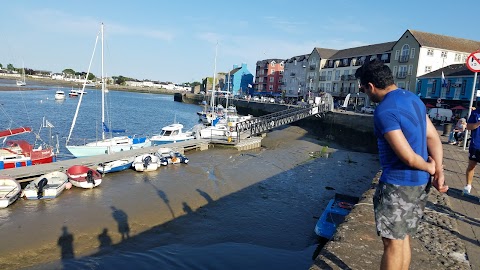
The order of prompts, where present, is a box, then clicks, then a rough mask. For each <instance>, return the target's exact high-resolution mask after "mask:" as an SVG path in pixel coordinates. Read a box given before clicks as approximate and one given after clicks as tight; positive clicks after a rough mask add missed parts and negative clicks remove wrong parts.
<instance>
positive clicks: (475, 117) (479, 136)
mask: <svg viewBox="0 0 480 270" xmlns="http://www.w3.org/2000/svg"><path fill="white" fill-rule="evenodd" d="M479 121H480V111H478V110H473V111H472V113H471V114H470V117H468V121H467V123H469V124H475V123H477V122H479ZM470 138H471V140H470V150H475V149H480V132H478V128H476V129H474V130H472V134H471V135H470Z"/></svg>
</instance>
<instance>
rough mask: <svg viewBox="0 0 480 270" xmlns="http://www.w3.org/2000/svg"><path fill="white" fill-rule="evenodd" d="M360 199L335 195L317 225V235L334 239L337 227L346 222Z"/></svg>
mask: <svg viewBox="0 0 480 270" xmlns="http://www.w3.org/2000/svg"><path fill="white" fill-rule="evenodd" d="M358 201H359V199H358V198H357V197H353V196H350V195H345V194H340V193H335V197H334V198H333V199H330V201H329V202H328V205H327V207H326V208H325V210H324V211H323V213H322V215H321V216H320V218H319V219H318V222H317V224H316V225H315V230H314V231H315V233H316V234H317V235H318V236H320V237H323V238H325V239H328V240H330V239H332V237H333V235H334V234H335V231H336V230H337V227H338V226H339V225H340V224H341V223H342V222H343V221H344V220H345V216H347V215H348V213H350V211H352V209H353V207H354V206H355V204H357V203H358Z"/></svg>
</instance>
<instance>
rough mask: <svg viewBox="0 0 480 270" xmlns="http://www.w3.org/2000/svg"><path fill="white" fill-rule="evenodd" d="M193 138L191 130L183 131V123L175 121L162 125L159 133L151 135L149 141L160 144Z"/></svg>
mask: <svg viewBox="0 0 480 270" xmlns="http://www.w3.org/2000/svg"><path fill="white" fill-rule="evenodd" d="M194 138H195V137H194V135H193V132H191V131H187V132H183V125H182V124H178V123H175V124H171V125H168V126H165V127H163V128H162V132H161V133H160V134H159V135H153V136H152V137H151V138H150V141H152V144H153V145H160V144H167V143H176V142H183V141H188V140H191V139H194Z"/></svg>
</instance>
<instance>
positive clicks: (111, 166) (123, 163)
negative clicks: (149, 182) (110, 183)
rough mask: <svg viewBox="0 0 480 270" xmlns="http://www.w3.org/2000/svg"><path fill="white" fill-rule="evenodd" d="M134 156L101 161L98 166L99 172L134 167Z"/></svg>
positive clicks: (117, 170)
mask: <svg viewBox="0 0 480 270" xmlns="http://www.w3.org/2000/svg"><path fill="white" fill-rule="evenodd" d="M134 159H135V158H134V157H129V158H123V159H118V160H114V161H110V162H105V163H100V164H98V166H97V171H98V172H99V173H103V174H105V173H111V172H120V171H123V170H127V169H129V168H131V167H132V164H133V160H134Z"/></svg>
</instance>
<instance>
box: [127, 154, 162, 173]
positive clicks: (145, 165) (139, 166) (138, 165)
mask: <svg viewBox="0 0 480 270" xmlns="http://www.w3.org/2000/svg"><path fill="white" fill-rule="evenodd" d="M147 157H150V162H145V158H147ZM160 165H161V164H160V158H159V157H157V156H156V155H152V154H145V155H141V156H138V157H136V158H135V160H134V161H133V165H132V167H133V168H134V169H135V171H137V172H151V171H156V170H158V168H159V167H160ZM165 165H166V164H165Z"/></svg>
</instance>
